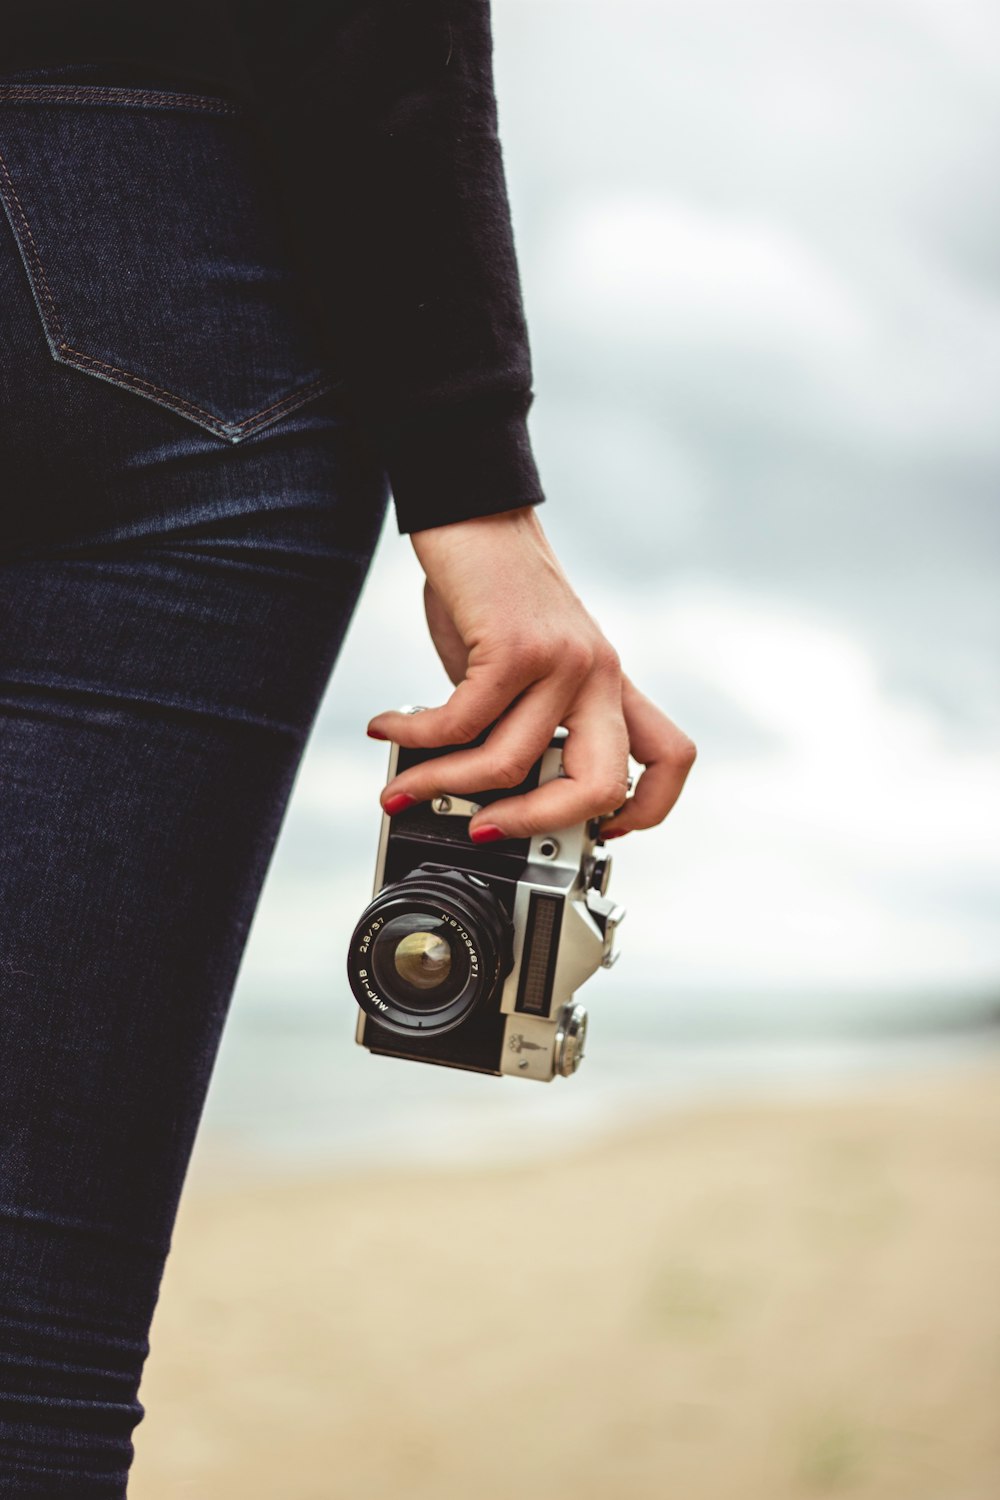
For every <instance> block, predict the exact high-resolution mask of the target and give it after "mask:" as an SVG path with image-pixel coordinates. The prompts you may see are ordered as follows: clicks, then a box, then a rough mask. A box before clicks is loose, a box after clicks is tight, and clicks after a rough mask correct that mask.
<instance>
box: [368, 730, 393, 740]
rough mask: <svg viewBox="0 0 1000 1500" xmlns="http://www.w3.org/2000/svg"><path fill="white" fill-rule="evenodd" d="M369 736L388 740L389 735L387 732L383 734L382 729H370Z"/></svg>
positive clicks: (373, 738)
mask: <svg viewBox="0 0 1000 1500" xmlns="http://www.w3.org/2000/svg"><path fill="white" fill-rule="evenodd" d="M368 738H369V739H370V740H387V739H388V738H389V736H388V735H387V734H383V733H382V731H381V729H369V730H368Z"/></svg>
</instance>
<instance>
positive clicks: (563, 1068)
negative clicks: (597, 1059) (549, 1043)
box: [552, 1004, 587, 1078]
mask: <svg viewBox="0 0 1000 1500" xmlns="http://www.w3.org/2000/svg"><path fill="white" fill-rule="evenodd" d="M586 1040H587V1011H586V1008H585V1007H584V1006H582V1005H572V1004H570V1005H564V1006H563V1008H562V1010H561V1011H560V1012H559V1029H558V1031H557V1032H556V1045H555V1051H554V1053H553V1057H552V1062H553V1066H554V1069H555V1072H556V1073H557V1075H558V1076H559V1077H561V1078H568V1077H569V1075H570V1074H571V1073H575V1072H576V1070H577V1068H578V1067H579V1066H580V1064H581V1063H582V1062H583V1048H584V1043H585V1042H586Z"/></svg>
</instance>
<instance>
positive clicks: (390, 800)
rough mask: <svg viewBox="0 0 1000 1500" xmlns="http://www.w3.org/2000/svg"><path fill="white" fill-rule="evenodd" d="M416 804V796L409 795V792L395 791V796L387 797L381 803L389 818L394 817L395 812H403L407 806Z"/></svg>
mask: <svg viewBox="0 0 1000 1500" xmlns="http://www.w3.org/2000/svg"><path fill="white" fill-rule="evenodd" d="M416 805H417V799H416V797H411V796H410V794H409V792H397V793H396V795H395V797H387V798H386V800H385V801H384V802H383V803H382V806H383V807H384V808H385V810H386V812H387V813H388V814H389V816H390V818H394V817H395V816H396V814H397V813H401V812H405V811H406V809H407V808H408V807H416Z"/></svg>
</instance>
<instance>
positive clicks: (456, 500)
mask: <svg viewBox="0 0 1000 1500" xmlns="http://www.w3.org/2000/svg"><path fill="white" fill-rule="evenodd" d="M3 12H4V15H3V25H2V28H0V74H2V75H4V76H7V75H10V74H17V73H20V72H24V71H28V70H33V69H37V68H58V67H61V66H63V65H66V66H73V67H79V66H80V65H90V67H91V69H92V81H94V82H103V83H135V84H139V83H145V84H152V85H159V86H161V87H168V88H169V87H174V88H183V89H191V90H201V91H203V92H205V93H216V94H222V95H225V96H227V97H231V98H235V99H238V100H241V101H243V102H245V103H249V104H250V105H251V106H252V107H253V108H254V110H255V111H256V113H257V114H258V115H259V116H260V118H261V121H262V123H263V125H264V127H265V132H264V138H265V140H266V141H267V142H268V144H269V150H270V151H271V153H272V154H273V160H274V166H275V169H276V170H275V178H276V181H277V183H278V185H279V192H280V193H281V194H282V195H283V202H284V211H285V213H286V216H287V220H288V224H289V228H290V230H291V234H292V240H293V244H294V246H295V249H296V253H297V255H298V256H299V258H300V261H301V265H302V268H303V273H304V277H305V282H306V287H307V290H308V294H309V296H310V299H311V301H312V304H313V306H314V308H315V313H316V316H317V318H318V320H319V323H320V327H321V329H322V332H323V337H324V347H325V349H326V352H327V356H328V359H329V362H330V365H331V367H332V368H333V369H334V370H335V371H336V373H337V374H338V375H340V376H342V377H343V378H344V379H345V380H346V383H347V391H348V394H349V400H350V402H351V404H352V407H353V409H354V412H355V414H356V415H357V417H358V419H359V420H361V421H363V422H365V423H366V424H368V426H369V427H370V428H371V429H372V431H373V433H374V436H375V440H376V442H377V443H378V446H379V451H380V453H381V455H382V458H383V461H384V463H385V467H386V470H387V471H388V474H389V480H390V483H391V486H392V491H393V496H394V500H395V506H396V517H397V522H398V526H399V529H400V531H402V532H409V531H416V530H419V529H422V528H424V527H427V526H439V525H443V524H446V523H448V522H452V521H458V520H464V519H467V518H469V517H472V516H479V515H490V514H493V513H496V512H499V511H504V510H511V509H514V508H516V507H518V506H521V505H528V504H532V505H533V504H537V503H538V502H539V501H541V500H542V499H543V498H544V496H543V493H542V490H541V485H540V482H539V477H538V471H537V468H536V465H535V461H534V457H533V454H532V450H531V445H530V441H529V437H528V429H527V420H526V419H527V412H528V408H529V407H530V405H531V402H532V400H533V393H532V389H531V385H532V370H531V357H530V351H529V344H528V334H527V327H526V324H525V317H524V308H523V303H522V294H521V285H520V277H519V272H518V266H517V260H516V257H515V249H514V239H513V232H512V228H511V220H510V206H509V202H508V197H507V187H506V181H505V177H504V167H503V159H502V152H501V145H500V142H499V140H498V138H497V109H496V97H495V93H494V86H493V67H492V47H493V44H492V33H491V18H490V6H489V0H3Z"/></svg>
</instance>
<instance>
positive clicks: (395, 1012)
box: [347, 729, 625, 1083]
mask: <svg viewBox="0 0 1000 1500" xmlns="http://www.w3.org/2000/svg"><path fill="white" fill-rule="evenodd" d="M485 737H486V734H485V732H484V734H483V735H482V736H480V738H479V739H478V740H476V741H473V742H472V743H473V744H479V743H482V741H483V739H485ZM565 739H566V731H565V730H564V729H558V730H557V731H556V733H555V735H554V737H553V739H552V741H551V744H550V746H549V748H548V750H546V751H545V753H544V754H543V755H542V757H541V759H540V760H538V761H537V762H536V763H535V765H534V766H533V767H532V770H531V772H530V773H529V775H528V776H527V777H526V778H525V780H524V782H523V783H522V785H521V786H520V787H514V788H511V789H509V790H508V789H505V790H504V791H502V792H500V791H492V792H489V791H487V792H482V793H475V794H473V795H472V796H471V797H458V796H439V797H435V798H434V800H433V801H432V802H422V803H418V804H417V805H416V806H415V807H412V808H409V809H407V810H406V811H405V812H402V813H397V814H396V816H395V817H394V818H389V817H387V816H385V815H383V818H382V829H381V836H380V839H379V846H378V861H377V866H376V870H375V889H374V899H373V900H372V901H371V902H370V903H369V905H368V906H367V907H366V909H365V911H364V913H363V915H362V917H361V919H360V921H359V922H358V924H357V927H356V928H355V929H354V933H353V936H352V937H351V943H350V952H349V955H348V963H347V969H348V976H349V979H350V984H351V989H352V991H353V993H354V997H355V999H356V1000H357V1002H358V1004H359V1006H360V1007H361V1013H360V1015H359V1016H358V1026H357V1037H356V1039H357V1041H358V1043H359V1044H360V1045H361V1046H363V1047H367V1048H368V1049H369V1051H371V1052H373V1053H380V1054H382V1055H384V1056H392V1057H404V1058H410V1059H412V1060H413V1061H419V1062H429V1063H437V1064H440V1065H442V1066H444V1067H450V1068H465V1069H469V1070H470V1071H473V1072H477V1073H492V1074H495V1075H497V1076H500V1075H502V1074H505V1073H511V1074H514V1075H515V1076H517V1077H520V1078H535V1079H540V1080H541V1081H542V1082H546V1083H547V1082H550V1081H551V1080H552V1079H553V1078H555V1077H567V1076H568V1075H569V1074H571V1073H575V1072H576V1070H577V1068H578V1067H579V1066H580V1061H581V1059H582V1057H583V1048H584V1041H585V1038H586V1031H587V1012H586V1011H585V1010H584V1008H583V1006H582V1005H579V1004H577V1003H576V1001H575V1000H574V993H575V991H576V990H577V988H578V987H579V986H580V985H581V984H582V983H583V982H584V980H586V979H588V978H589V977H590V975H591V974H593V973H594V972H595V970H596V969H598V968H601V967H603V968H610V967H611V965H612V964H613V963H614V962H615V959H616V958H617V957H618V954H617V952H616V951H615V949H614V937H615V932H616V930H617V928H618V925H619V923H620V922H621V920H622V918H623V917H624V915H625V913H624V911H623V909H622V908H621V907H620V906H617V905H616V904H615V902H614V901H613V900H612V899H611V898H610V897H609V896H608V894H607V886H608V877H609V875H610V873H611V859H610V856H609V855H607V854H606V853H605V852H604V849H603V846H602V845H601V841H600V820H599V819H592V820H591V821H589V822H587V823H580V824H577V825H575V826H574V827H571V828H559V829H553V830H552V832H551V833H546V834H538V835H536V836H535V837H534V838H532V839H527V838H523V839H504V840H502V841H498V842H497V843H495V844H488V845H485V846H482V845H476V844H473V843H472V842H471V841H470V839H469V834H468V829H469V819H470V818H471V817H472V815H473V814H474V813H475V812H476V810H477V808H478V807H480V806H484V805H486V804H487V803H489V802H492V801H495V800H496V799H497V798H499V797H507V796H514V795H516V794H517V793H518V792H527V791H530V790H531V789H532V788H534V787H536V786H539V785H541V784H542V783H544V782H546V781H549V780H551V779H552V778H553V777H555V776H559V775H560V774H561V773H562V745H563V742H564V741H565ZM458 748H461V747H459V746H451V745H450V746H445V747H443V748H440V749H434V750H408V749H405V748H403V747H402V746H400V745H396V744H393V745H392V746H391V750H390V755H389V777H388V778H387V779H391V778H392V777H393V776H395V775H396V774H397V772H400V771H403V770H405V769H407V767H409V766H412V765H415V764H418V763H419V762H420V761H423V760H427V759H430V758H432V757H435V756H439V755H446V754H448V753H449V751H451V750H454V749H458Z"/></svg>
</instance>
